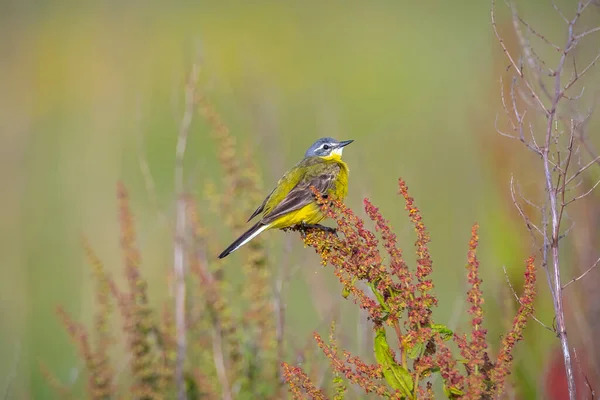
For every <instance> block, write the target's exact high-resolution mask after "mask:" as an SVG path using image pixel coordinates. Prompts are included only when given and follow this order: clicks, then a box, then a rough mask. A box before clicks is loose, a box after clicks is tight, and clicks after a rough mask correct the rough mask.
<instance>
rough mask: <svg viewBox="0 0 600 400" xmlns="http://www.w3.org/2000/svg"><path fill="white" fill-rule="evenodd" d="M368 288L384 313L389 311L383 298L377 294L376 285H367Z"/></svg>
mask: <svg viewBox="0 0 600 400" xmlns="http://www.w3.org/2000/svg"><path fill="white" fill-rule="evenodd" d="M369 287H370V288H371V290H372V291H373V293H374V294H375V297H376V298H377V301H378V302H379V304H381V307H383V309H384V310H385V311H388V312H389V311H390V308H389V307H388V306H387V304H386V301H385V298H384V297H383V295H382V294H381V293H379V290H377V285H376V284H375V283H373V282H371V283H369Z"/></svg>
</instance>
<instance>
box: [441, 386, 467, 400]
mask: <svg viewBox="0 0 600 400" xmlns="http://www.w3.org/2000/svg"><path fill="white" fill-rule="evenodd" d="M443 389H444V394H445V395H446V397H447V398H449V399H454V398H456V397H459V396H464V395H465V392H463V391H462V390H460V389H459V388H457V387H455V386H450V387H447V386H446V385H444V386H443Z"/></svg>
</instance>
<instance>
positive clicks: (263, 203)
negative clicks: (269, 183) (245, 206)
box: [246, 188, 277, 222]
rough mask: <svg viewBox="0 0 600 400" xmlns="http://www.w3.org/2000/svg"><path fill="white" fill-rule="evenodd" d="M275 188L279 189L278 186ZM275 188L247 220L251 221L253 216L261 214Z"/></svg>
mask: <svg viewBox="0 0 600 400" xmlns="http://www.w3.org/2000/svg"><path fill="white" fill-rule="evenodd" d="M275 189H277V188H275ZM275 189H273V190H271V193H269V195H268V196H267V197H265V200H264V201H263V202H262V204H261V205H260V206H258V208H257V209H256V210H255V211H254V212H253V213H252V215H251V216H250V218H248V221H246V222H250V220H251V219H252V218H254V217H256V216H257V215H258V214H260V213H261V212H263V211H264V209H265V205H266V204H267V202H268V201H269V199H270V198H271V196H272V195H273V192H275Z"/></svg>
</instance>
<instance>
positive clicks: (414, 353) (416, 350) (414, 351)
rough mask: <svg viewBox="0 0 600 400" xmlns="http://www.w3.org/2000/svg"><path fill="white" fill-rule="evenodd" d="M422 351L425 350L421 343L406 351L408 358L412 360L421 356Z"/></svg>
mask: <svg viewBox="0 0 600 400" xmlns="http://www.w3.org/2000/svg"><path fill="white" fill-rule="evenodd" d="M423 350H425V345H424V344H423V343H421V342H417V343H415V344H414V346H412V347H411V348H410V349H408V357H409V358H411V359H413V360H414V359H415V358H417V357H420V356H421V355H422V354H423Z"/></svg>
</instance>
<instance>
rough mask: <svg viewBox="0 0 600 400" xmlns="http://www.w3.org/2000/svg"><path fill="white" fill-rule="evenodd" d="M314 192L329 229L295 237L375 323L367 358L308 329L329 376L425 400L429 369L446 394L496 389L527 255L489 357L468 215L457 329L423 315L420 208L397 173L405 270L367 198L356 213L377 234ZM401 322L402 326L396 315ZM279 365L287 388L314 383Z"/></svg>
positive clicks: (427, 293)
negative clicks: (460, 327) (463, 322)
mask: <svg viewBox="0 0 600 400" xmlns="http://www.w3.org/2000/svg"><path fill="white" fill-rule="evenodd" d="M314 194H315V197H316V198H317V201H318V202H319V204H320V205H321V207H322V210H323V212H324V214H325V215H326V216H328V217H329V218H331V219H333V220H335V221H336V223H337V233H336V234H332V233H330V232H326V231H323V230H312V229H310V230H307V231H304V230H303V234H302V237H303V240H304V242H305V244H306V245H308V246H310V247H312V248H314V250H315V251H316V252H317V254H318V255H319V256H320V257H321V262H322V263H323V265H331V266H332V267H333V268H334V270H333V272H334V274H335V276H336V277H337V278H338V280H339V281H340V283H341V284H342V287H343V291H342V296H343V297H349V296H351V298H352V299H353V300H354V302H355V303H356V304H357V305H358V306H359V307H360V308H362V309H364V310H366V312H367V313H368V316H369V320H370V321H371V323H372V326H373V329H374V330H375V331H376V332H377V334H376V338H375V346H374V349H375V358H376V359H377V364H374V365H371V364H368V363H366V362H365V361H364V360H363V359H361V358H359V357H356V356H353V355H352V354H350V353H349V352H348V351H345V352H344V353H343V356H342V355H340V354H338V351H337V341H336V340H335V338H334V337H330V341H331V344H326V343H325V342H324V341H323V339H322V337H321V336H320V335H319V334H317V333H315V334H314V339H315V341H316V343H317V345H318V347H319V348H320V349H321V350H322V351H323V353H324V355H325V356H326V357H327V358H328V359H329V361H330V365H331V368H332V369H333V371H334V376H336V378H335V379H345V380H347V381H348V382H349V383H353V384H355V385H357V386H359V387H361V388H362V389H363V391H364V392H366V393H375V394H378V395H380V396H383V397H388V398H407V399H417V398H418V399H421V398H423V399H429V398H431V399H432V398H434V391H433V386H432V380H431V379H430V378H431V376H433V375H434V374H435V373H438V372H439V374H440V375H441V377H442V380H443V389H444V393H445V394H446V396H447V397H448V398H464V399H481V398H491V397H490V396H493V395H497V394H499V393H501V391H502V389H503V387H504V380H505V377H506V375H508V373H509V371H510V367H511V360H512V356H511V353H512V351H513V349H514V345H515V344H516V342H517V341H518V340H520V339H521V337H522V331H523V328H524V326H525V324H526V322H527V320H528V319H529V318H530V316H531V313H532V312H533V306H532V304H533V299H534V297H535V290H534V284H535V267H534V265H533V259H529V260H528V262H527V269H526V289H525V292H524V294H523V296H522V298H521V309H520V310H519V313H518V314H517V317H516V318H515V322H514V324H513V329H512V330H511V332H510V333H509V334H508V335H507V336H506V337H505V338H504V339H503V342H502V343H503V346H502V349H501V351H500V353H499V355H498V361H497V362H496V363H495V364H494V363H493V362H492V361H491V359H490V357H489V355H488V353H487V350H488V347H489V344H488V341H487V335H486V333H487V331H486V329H485V328H484V327H483V321H484V315H483V308H482V305H483V302H484V298H483V293H482V290H481V278H480V277H479V260H478V259H477V254H476V252H477V246H478V243H479V236H478V228H479V226H478V225H477V224H474V225H473V227H472V229H471V238H470V241H469V250H468V253H467V265H466V269H467V281H468V284H469V287H470V288H469V290H468V293H467V303H468V304H469V309H468V312H469V314H470V315H471V331H470V335H469V337H467V335H464V334H455V333H453V332H452V331H451V330H450V329H448V328H447V327H445V326H444V325H441V324H436V323H434V321H433V318H432V309H433V307H435V306H436V305H437V298H436V297H435V295H434V293H433V282H432V280H431V278H430V276H431V272H432V268H433V264H432V260H431V256H430V252H429V241H430V238H429V234H428V232H427V229H426V227H425V224H424V222H423V218H422V216H421V212H420V210H419V209H418V208H417V207H416V205H415V204H414V203H415V202H414V199H413V198H412V197H410V195H409V194H408V187H407V185H406V182H404V181H403V180H402V179H400V180H399V194H400V195H401V196H402V197H403V198H404V202H405V206H406V210H407V211H408V217H409V219H410V221H411V222H412V224H413V226H414V229H415V232H416V236H417V239H416V241H415V251H416V256H417V257H416V267H415V268H414V270H411V269H410V268H409V266H408V265H407V263H406V262H405V260H404V258H403V254H402V250H401V249H400V248H399V247H398V243H397V238H396V235H395V234H394V233H393V231H392V229H391V227H390V224H389V222H388V221H387V220H385V219H384V218H383V216H382V215H381V213H380V212H379V209H378V208H377V207H376V206H375V205H373V203H372V202H371V201H369V200H368V199H365V200H364V207H365V212H366V214H367V215H368V217H369V219H371V220H372V221H373V222H374V223H375V232H376V233H377V234H378V235H379V237H380V240H381V242H380V241H379V240H378V237H377V236H376V234H375V233H374V232H372V231H371V230H369V229H368V228H366V227H365V223H364V222H363V220H361V219H360V218H358V217H357V216H356V214H354V212H353V211H352V210H350V209H349V208H348V207H346V206H345V205H344V204H342V203H341V202H338V201H328V200H327V199H323V198H322V197H321V196H320V194H319V193H318V192H317V191H314ZM297 230H300V229H299V228H298V229H297ZM380 244H381V245H382V247H383V249H385V252H386V253H387V254H386V255H385V256H382V255H381V253H380V251H381V250H380V246H379V245H380ZM358 281H362V282H364V283H365V284H366V286H368V287H369V289H370V291H365V290H364V289H363V287H364V285H361V286H359V285H357V284H356V283H357V282H358ZM401 321H402V322H403V325H404V332H402V329H401V326H400V324H399V322H401ZM388 325H389V326H392V327H393V332H394V333H395V334H396V338H397V343H398V345H397V347H396V348H393V347H392V345H390V343H389V342H388V341H387V338H386V337H387V335H386V329H385V327H386V326H388ZM449 340H454V342H455V343H456V345H457V347H458V350H459V352H460V356H461V357H460V359H461V361H460V362H459V361H458V360H459V359H458V358H457V357H456V356H455V355H453V354H452V351H451V350H450V347H449V346H448V345H447V344H446V342H447V341H449ZM411 360H412V362H411ZM286 371H287V372H286V373H287V374H288V377H287V381H288V382H291V383H290V389H291V391H292V393H294V394H295V395H296V396H300V395H301V394H302V393H304V394H308V393H309V392H311V391H314V385H313V386H311V385H312V383H311V381H310V379H309V377H308V376H307V375H306V374H304V373H303V372H302V371H301V370H297V369H296V370H294V369H291V367H289V366H287V369H286ZM290 374H291V375H294V374H297V376H295V377H292V376H289V375H290ZM334 386H335V387H340V386H339V381H334ZM342 387H344V386H342ZM311 393H312V392H311ZM336 393H338V392H336ZM336 396H338V395H337V394H336ZM308 397H311V395H308ZM336 398H337V397H336Z"/></svg>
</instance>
